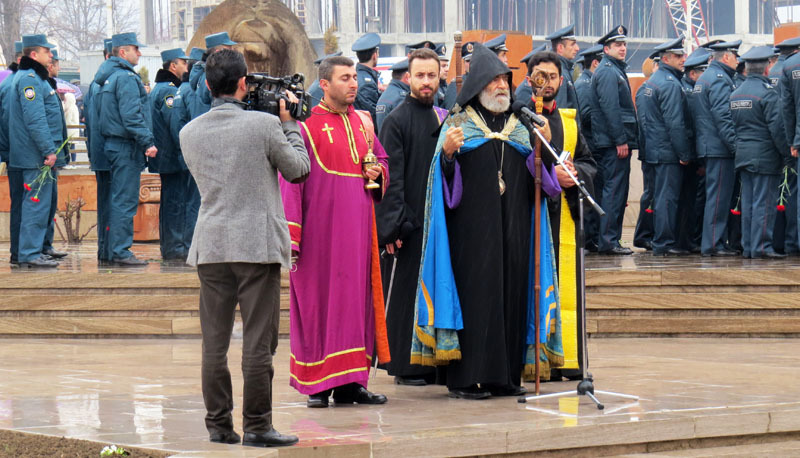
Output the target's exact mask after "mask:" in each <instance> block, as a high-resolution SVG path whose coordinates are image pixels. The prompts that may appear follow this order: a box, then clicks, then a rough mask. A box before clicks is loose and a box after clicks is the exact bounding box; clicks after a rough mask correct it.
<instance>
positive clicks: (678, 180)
mask: <svg viewBox="0 0 800 458" xmlns="http://www.w3.org/2000/svg"><path fill="white" fill-rule="evenodd" d="M655 169H656V185H655V194H654V196H653V204H654V208H653V222H654V229H655V230H654V233H653V253H664V252H666V251H667V250H669V249H672V248H677V242H678V198H679V197H680V194H681V184H682V182H683V170H681V169H682V166H681V165H680V164H656V166H655Z"/></svg>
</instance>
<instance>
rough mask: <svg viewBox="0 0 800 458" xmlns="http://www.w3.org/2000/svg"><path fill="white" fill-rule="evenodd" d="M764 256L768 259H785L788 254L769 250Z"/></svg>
mask: <svg viewBox="0 0 800 458" xmlns="http://www.w3.org/2000/svg"><path fill="white" fill-rule="evenodd" d="M764 257H765V258H767V259H784V258H786V255H785V254H783V253H776V252H774V251H768V252H766V253H764Z"/></svg>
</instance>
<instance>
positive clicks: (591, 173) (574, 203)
mask: <svg viewBox="0 0 800 458" xmlns="http://www.w3.org/2000/svg"><path fill="white" fill-rule="evenodd" d="M572 163H573V165H574V166H575V169H576V170H577V171H578V180H580V181H583V183H584V186H585V187H586V191H587V192H589V193H591V194H592V197H595V195H594V177H595V175H597V163H596V162H595V160H594V157H592V153H591V152H590V151H589V148H588V147H587V146H586V139H585V138H583V134H582V133H580V132H578V142H577V144H576V145H575V155H574V156H573V158H572ZM565 197H566V199H567V205H568V206H569V211H570V214H572V218H573V219H574V220H575V221H577V220H578V216H579V212H578V187H577V186H573V187H571V188H567V189H566V190H565ZM595 200H596V199H595ZM586 211H587V209H586V208H585V207H584V216H586Z"/></svg>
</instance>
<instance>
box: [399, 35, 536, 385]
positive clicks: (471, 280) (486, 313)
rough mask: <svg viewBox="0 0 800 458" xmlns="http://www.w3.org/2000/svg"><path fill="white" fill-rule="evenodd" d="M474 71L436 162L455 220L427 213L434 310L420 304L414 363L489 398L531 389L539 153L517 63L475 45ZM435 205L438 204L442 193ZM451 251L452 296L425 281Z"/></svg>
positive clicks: (427, 289)
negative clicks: (517, 99)
mask: <svg viewBox="0 0 800 458" xmlns="http://www.w3.org/2000/svg"><path fill="white" fill-rule="evenodd" d="M470 68H471V71H470V75H469V79H468V80H467V81H466V83H465V84H464V86H463V87H462V89H461V92H460V93H459V95H458V98H457V100H456V105H454V108H453V110H452V111H451V116H450V117H449V118H448V121H446V127H443V129H446V130H445V131H443V132H442V133H441V134H440V139H439V144H438V145H437V153H436V154H437V155H436V156H435V159H434V161H436V160H438V161H439V164H440V165H441V166H440V167H439V164H437V163H433V164H432V167H431V170H433V171H434V172H438V173H441V174H442V175H443V176H444V186H443V188H444V191H443V193H444V197H443V199H444V202H445V205H446V207H445V209H444V210H443V211H442V214H443V217H444V222H446V224H442V223H443V222H442V221H439V220H438V217H437V216H436V215H437V214H438V213H431V212H428V213H426V224H425V234H424V237H425V240H427V242H426V244H425V251H424V258H423V261H422V264H423V269H422V275H421V276H420V277H421V280H420V290H421V291H423V293H424V303H426V304H427V307H428V310H430V312H427V315H426V309H425V306H424V305H423V306H420V305H418V306H417V315H418V316H419V319H418V323H417V328H415V331H416V333H415V338H416V336H420V337H419V340H420V342H418V344H419V345H417V346H416V347H412V360H413V359H414V358H415V357H417V358H419V359H421V360H423V361H425V360H426V359H428V360H432V361H431V363H432V364H436V365H442V364H446V369H445V371H446V379H447V387H448V389H449V392H450V396H451V397H455V398H462V399H486V398H488V397H491V396H517V395H521V394H524V393H525V392H526V390H525V388H523V387H522V386H521V376H522V370H523V364H524V362H525V356H526V336H527V331H528V313H527V311H528V294H529V291H530V290H531V288H530V286H531V283H530V282H529V271H528V266H529V257H530V256H529V253H530V250H529V248H530V243H531V213H532V211H533V203H534V181H533V176H532V175H531V170H532V169H533V157H534V155H533V154H531V149H530V140H529V135H528V132H527V130H526V129H525V128H524V127H523V126H522V124H521V123H520V122H519V121H518V120H517V118H516V117H515V116H514V115H513V114H512V112H511V109H510V107H511V101H512V91H511V71H510V70H509V68H508V67H507V66H506V65H505V64H504V63H503V62H501V61H500V60H499V59H498V58H497V56H496V55H495V54H494V53H493V52H492V51H490V50H489V49H487V48H486V47H484V46H483V45H481V44H475V45H474V47H473V53H472V62H471V65H470ZM545 130H546V129H545ZM547 135H549V131H547ZM439 151H441V153H439ZM433 177H434V178H435V177H436V175H435V174H434V175H433ZM436 183H437V182H436V181H434V185H433V186H430V185H429V195H430V193H431V192H432V193H434V195H435V193H436V192H438V191H439V189H441V188H442V185H439V186H438V187H437V186H436ZM437 188H439V189H437ZM429 201H431V200H429ZM431 202H433V204H432V205H431V206H432V208H434V209H436V208H439V207H438V206H437V204H436V202H437V199H436V198H434V199H433V200H432V201H431ZM431 215H432V216H431ZM443 226H446V228H445V230H446V238H447V240H449V243H448V246H449V248H448V250H447V252H446V253H443V252H437V253H436V256H435V257H429V255H430V254H431V253H432V251H431V248H430V247H431V246H432V242H434V241H435V240H442V239H443V238H444V237H441V236H443V235H444V234H442V233H441V232H439V231H441V230H442V227H443ZM428 234H437V237H431V238H427V235H428ZM433 246H437V247H438V244H433ZM436 249H438V248H436ZM442 254H445V255H447V256H449V260H450V262H449V265H448V266H447V267H448V268H451V269H452V278H453V279H454V281H453V283H454V285H455V287H456V289H457V298H456V297H452V296H451V298H450V299H449V300H447V298H446V297H444V295H443V294H441V290H442V283H441V282H438V281H436V282H431V283H426V281H427V280H426V278H428V277H427V272H428V271H427V265H428V264H427V263H428V260H429V259H434V258H435V261H431V262H432V263H435V262H439V261H440V260H441V258H442V256H441V255H442ZM441 270H442V269H441V265H439V266H438V267H436V271H437V272H440V271H441ZM437 275H438V274H437ZM418 297H419V296H418ZM442 298H444V299H445V300H441V299H442ZM419 303H420V301H419V299H418V304H419ZM453 304H455V305H453ZM430 315H435V317H434V316H430ZM450 316H453V317H455V319H453V320H448V317H450ZM426 323H427V324H428V325H427V326H426ZM454 334H457V338H454V336H453V335H454ZM434 339H435V341H436V342H435V344H434V343H433V340H434ZM426 342H427V343H426ZM429 344H430V345H429ZM431 345H434V346H435V348H432V347H431ZM418 348H419V349H420V350H419V351H417V349H418ZM415 351H416V353H418V354H415Z"/></svg>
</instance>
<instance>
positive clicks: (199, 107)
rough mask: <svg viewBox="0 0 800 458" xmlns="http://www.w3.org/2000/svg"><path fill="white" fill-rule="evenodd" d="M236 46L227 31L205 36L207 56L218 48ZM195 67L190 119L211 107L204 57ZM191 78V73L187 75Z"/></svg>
mask: <svg viewBox="0 0 800 458" xmlns="http://www.w3.org/2000/svg"><path fill="white" fill-rule="evenodd" d="M234 46H236V42H235V41H233V40H231V38H230V37H229V36H228V32H220V33H214V34H211V35H207V36H206V49H208V51H206V54H205V56H206V57H208V56H209V55H211V54H213V53H214V52H216V51H218V50H220V49H232V48H233V47H234ZM195 67H197V75H196V80H195V81H196V84H193V85H192V87H193V89H194V92H195V94H196V95H197V97H195V98H194V103H193V104H192V107H191V110H190V111H191V114H192V119H194V118H196V117H198V116H200V115H201V114H204V113H206V112H207V111H208V110H210V109H211V99H212V97H211V90H210V89H208V86H206V66H205V59H203V64H202V65H200V66H199V67H198V66H197V65H195ZM189 78H190V79H191V78H192V77H191V75H190V77H189Z"/></svg>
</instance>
